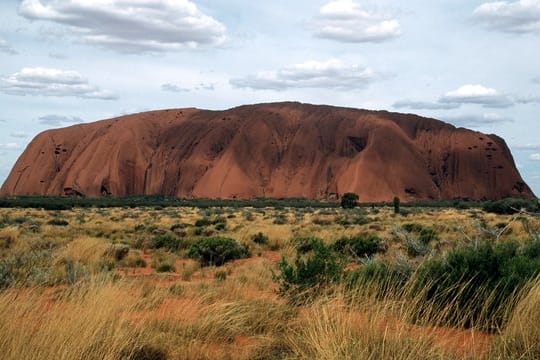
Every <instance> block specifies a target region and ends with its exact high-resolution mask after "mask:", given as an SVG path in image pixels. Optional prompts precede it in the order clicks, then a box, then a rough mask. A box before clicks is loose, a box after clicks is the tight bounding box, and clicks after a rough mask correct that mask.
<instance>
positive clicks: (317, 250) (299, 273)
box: [274, 241, 345, 303]
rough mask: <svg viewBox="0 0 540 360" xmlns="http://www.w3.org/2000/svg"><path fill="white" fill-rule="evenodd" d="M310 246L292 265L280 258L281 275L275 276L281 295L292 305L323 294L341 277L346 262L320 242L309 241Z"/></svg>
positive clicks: (297, 255)
mask: <svg viewBox="0 0 540 360" xmlns="http://www.w3.org/2000/svg"><path fill="white" fill-rule="evenodd" d="M311 246H312V251H311V252H309V253H307V254H306V253H300V252H297V253H296V258H295V260H294V262H293V263H289V262H288V261H287V260H286V259H285V258H284V257H283V258H281V260H280V262H279V263H278V268H279V271H280V272H279V274H277V275H276V274H274V281H276V282H277V283H278V285H279V291H280V293H281V294H282V295H286V296H288V297H289V300H291V302H293V303H302V302H304V301H306V300H309V299H311V298H313V297H314V296H317V295H319V294H321V293H324V291H326V290H328V288H329V286H330V285H332V284H334V283H336V282H338V281H339V280H340V279H341V277H342V275H343V269H344V266H345V261H344V259H343V258H342V257H340V256H339V255H338V254H337V253H335V252H334V251H332V249H331V248H330V247H328V246H326V245H325V244H323V242H322V241H312V242H311Z"/></svg>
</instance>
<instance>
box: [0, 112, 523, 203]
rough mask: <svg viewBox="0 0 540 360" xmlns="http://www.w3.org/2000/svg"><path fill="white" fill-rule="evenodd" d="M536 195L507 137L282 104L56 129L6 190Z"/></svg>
mask: <svg viewBox="0 0 540 360" xmlns="http://www.w3.org/2000/svg"><path fill="white" fill-rule="evenodd" d="M345 192H355V193H358V194H359V195H360V199H361V200H362V201H387V200H391V199H392V198H393V197H394V196H399V197H400V198H401V199H402V200H404V201H408V200H415V199H452V198H469V199H499V198H504V197H510V196H514V197H516V196H517V197H530V196H532V192H531V190H530V189H529V187H528V186H527V185H526V184H525V183H524V181H523V179H522V178H521V176H520V175H519V172H518V171H517V169H516V166H515V164H514V161H513V159H512V155H511V154H510V151H509V150H508V147H507V146H506V144H505V142H504V140H503V139H501V138H499V137H497V136H495V135H485V134H482V133H479V132H475V131H471V130H467V129H462V128H455V127H454V126H451V125H448V124H445V123H443V122H441V121H438V120H433V119H427V118H422V117H418V116H415V115H404V114H395V113H389V112H384V111H366V110H357V109H347V108H338V107H331V106H315V105H308V104H299V103H276V104H261V105H251V106H242V107H238V108H234V109H230V110H225V111H207V110H197V109H179V110H163V111H152V112H147V113H141V114H135V115H129V116H123V117H119V118H116V119H110V120H104V121H99V122H95V123H91V124H82V125H75V126H71V127H68V128H64V129H58V130H49V131H45V132H43V133H41V134H40V135H38V136H37V137H36V138H35V139H34V140H33V141H32V142H31V143H30V145H29V146H28V148H27V149H26V150H25V151H24V153H23V154H22V155H21V157H20V158H19V160H18V161H17V163H16V164H15V166H14V168H13V169H12V171H11V173H10V175H9V177H8V178H7V180H6V182H5V183H4V185H3V186H2V188H1V190H0V195H3V196H12V195H37V194H39V195H45V194H46V195H73V194H81V195H85V196H91V197H97V196H102V195H114V196H125V195H132V194H162V195H170V196H178V197H201V198H224V199H225V198H253V197H276V198H282V197H306V198H317V199H333V198H337V197H339V196H340V195H341V194H343V193H345Z"/></svg>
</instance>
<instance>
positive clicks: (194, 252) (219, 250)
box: [188, 237, 249, 266]
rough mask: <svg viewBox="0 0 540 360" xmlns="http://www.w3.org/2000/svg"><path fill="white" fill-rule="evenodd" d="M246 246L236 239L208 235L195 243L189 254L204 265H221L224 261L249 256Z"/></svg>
mask: <svg viewBox="0 0 540 360" xmlns="http://www.w3.org/2000/svg"><path fill="white" fill-rule="evenodd" d="M248 254H249V253H248V249H247V247H246V246H244V245H242V244H240V243H239V242H238V241H236V240H234V239H229V238H224V237H208V238H204V239H201V240H199V241H197V242H196V243H194V244H193V245H192V246H191V248H190V249H189V253H188V256H189V257H190V258H193V259H197V260H198V261H199V262H200V263H201V265H202V266H209V265H215V266H221V265H223V264H224V263H226V262H228V261H231V260H235V259H242V258H245V257H247V256H248Z"/></svg>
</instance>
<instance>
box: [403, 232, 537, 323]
mask: <svg viewBox="0 0 540 360" xmlns="http://www.w3.org/2000/svg"><path fill="white" fill-rule="evenodd" d="M538 246H539V244H538V243H537V241H531V242H528V243H526V244H525V245H521V246H520V244H519V243H518V242H515V241H505V242H499V243H495V244H493V243H492V242H487V241H486V242H481V243H480V244H478V245H477V246H474V247H473V246H471V247H466V248H460V249H455V250H452V251H450V252H449V253H448V254H447V255H446V256H445V257H444V258H441V259H433V260H430V261H427V262H426V263H424V264H423V265H422V266H421V267H420V268H419V269H418V271H417V273H416V275H415V277H414V279H413V286H412V293H413V295H414V296H415V297H416V299H417V302H418V313H417V314H415V315H413V318H417V319H423V320H427V321H430V320H434V321H435V322H436V323H439V324H440V325H452V326H463V327H477V328H482V329H484V330H489V331H494V330H496V329H499V328H500V327H502V326H503V325H504V324H505V323H506V320H507V315H508V314H509V311H511V309H512V308H513V304H512V299H514V298H515V294H516V293H517V292H519V291H520V290H521V289H522V288H523V286H524V285H525V284H526V283H527V282H528V281H530V280H531V279H533V278H534V277H535V276H537V275H538V274H540V256H539V254H538V252H537V251H534V250H535V249H536V248H537V247H538ZM427 305H429V306H427ZM413 320H414V319H413Z"/></svg>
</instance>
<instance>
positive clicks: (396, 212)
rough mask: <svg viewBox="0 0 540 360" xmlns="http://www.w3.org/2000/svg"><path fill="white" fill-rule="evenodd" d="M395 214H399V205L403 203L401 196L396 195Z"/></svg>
mask: <svg viewBox="0 0 540 360" xmlns="http://www.w3.org/2000/svg"><path fill="white" fill-rule="evenodd" d="M393 203H394V214H399V205H400V204H401V201H400V200H399V198H398V197H397V196H396V197H394V201H393Z"/></svg>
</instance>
